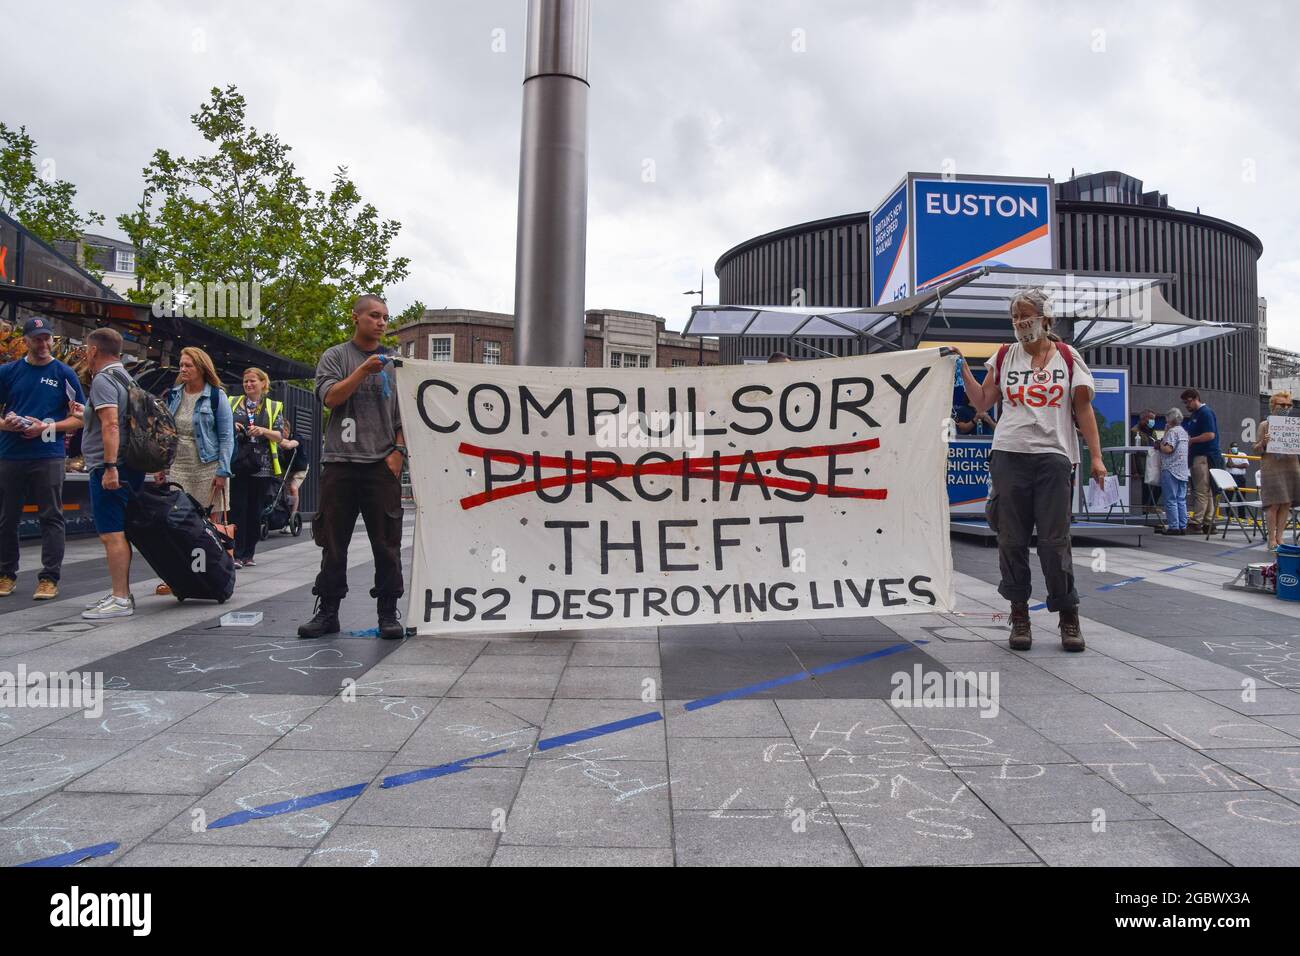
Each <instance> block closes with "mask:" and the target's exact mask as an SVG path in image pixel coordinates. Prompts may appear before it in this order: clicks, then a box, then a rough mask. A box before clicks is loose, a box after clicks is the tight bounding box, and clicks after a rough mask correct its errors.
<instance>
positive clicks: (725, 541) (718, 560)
mask: <svg viewBox="0 0 1300 956" xmlns="http://www.w3.org/2000/svg"><path fill="white" fill-rule="evenodd" d="M747 524H749V519H748V518H714V519H713V570H715V571H721V570H722V569H723V568H722V549H723V548H735V547H738V546H739V545H740V539H739V538H724V537H723V536H722V529H723V528H725V527H728V526H739V525H747ZM637 570H640V569H639V568H638V569H637Z"/></svg>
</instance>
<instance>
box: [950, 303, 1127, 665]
mask: <svg viewBox="0 0 1300 956" xmlns="http://www.w3.org/2000/svg"><path fill="white" fill-rule="evenodd" d="M1051 304H1052V298H1051V295H1050V293H1048V292H1047V291H1046V290H1043V289H1028V290H1026V291H1023V292H1020V293H1018V294H1017V295H1016V296H1015V297H1014V298H1013V299H1012V300H1011V309H1010V311H1011V324H1012V329H1013V331H1014V333H1015V337H1016V341H1015V343H1014V344H1012V345H1004V346H1002V347H1001V348H1000V349H999V350H998V352H997V355H996V356H995V357H994V358H993V359H991V360H990V361H989V362H988V369H989V374H988V375H986V376H985V377H984V381H983V382H980V381H978V380H976V378H975V376H974V374H972V372H971V370H970V367H969V365H968V364H967V363H966V362H965V361H962V362H960V365H961V370H962V384H963V386H964V387H965V389H966V396H967V398H968V400H969V401H970V404H971V406H972V407H973V408H974V409H975V411H976V412H983V411H987V410H988V409H990V408H992V407H993V404H994V403H995V402H997V401H998V400H999V399H1001V401H1002V414H1001V415H999V416H998V427H997V430H996V431H995V432H994V433H993V447H992V451H991V453H990V455H989V476H990V478H991V483H990V487H989V498H988V504H987V505H986V506H985V514H986V515H987V516H988V521H989V526H990V527H991V528H992V529H993V530H994V532H996V534H997V536H998V561H999V564H1000V565H1001V571H1002V580H1001V582H1000V583H999V584H998V593H999V594H1001V595H1002V596H1003V597H1004V598H1006V599H1007V600H1008V601H1010V602H1011V638H1010V641H1009V644H1010V647H1011V649H1012V650H1013V651H1027V650H1029V648H1030V645H1031V643H1032V633H1031V629H1030V624H1029V596H1030V590H1031V580H1030V572H1029V541H1030V538H1031V537H1032V536H1033V535H1035V534H1037V536H1038V561H1039V564H1040V565H1041V566H1042V569H1043V578H1044V579H1045V581H1046V584H1047V608H1048V610H1049V611H1057V612H1059V613H1060V622H1059V626H1060V633H1061V647H1062V648H1064V649H1065V650H1067V651H1081V650H1083V649H1084V643H1083V633H1082V631H1081V629H1080V627H1079V593H1078V591H1077V590H1076V589H1075V586H1074V568H1073V565H1072V562H1071V554H1070V518H1071V507H1070V497H1071V491H1072V488H1073V482H1072V477H1073V473H1074V467H1075V465H1077V464H1078V462H1079V441H1078V438H1077V437H1076V434H1075V425H1076V423H1077V425H1078V428H1079V430H1080V431H1082V432H1083V437H1084V439H1085V440H1086V441H1087V442H1088V450H1089V451H1090V452H1091V453H1092V469H1091V470H1092V478H1093V480H1094V481H1096V482H1097V483H1098V484H1099V485H1101V486H1102V487H1103V488H1104V487H1105V481H1106V465H1105V464H1104V463H1103V461H1102V457H1101V438H1100V436H1099V435H1098V433H1097V416H1096V413H1095V412H1094V411H1093V408H1092V396H1093V378H1092V372H1091V371H1089V369H1088V366H1087V365H1085V364H1084V361H1083V358H1082V357H1081V356H1080V355H1079V353H1078V352H1077V351H1076V350H1075V349H1074V348H1073V347H1071V346H1069V345H1067V344H1065V343H1064V342H1062V341H1061V340H1060V339H1059V338H1058V337H1057V336H1056V335H1055V334H1053V332H1052V313H1051Z"/></svg>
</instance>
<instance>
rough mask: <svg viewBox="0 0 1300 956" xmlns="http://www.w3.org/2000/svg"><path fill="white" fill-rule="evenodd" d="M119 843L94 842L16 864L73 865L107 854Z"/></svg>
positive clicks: (21, 865) (22, 865)
mask: <svg viewBox="0 0 1300 956" xmlns="http://www.w3.org/2000/svg"><path fill="white" fill-rule="evenodd" d="M121 845H122V844H120V843H96V844H95V845H94V846H83V847H82V848H81V849H80V850H69V851H68V852H67V853H59V854H57V855H55V856H47V857H45V858H44V859H40V860H32V861H31V862H30V863H19V864H18V866H19V868H21V867H24V866H75V865H76V864H78V863H80V862H81V861H82V860H89V859H91V858H92V857H96V856H108V854H110V853H112V852H113V851H114V850H116V849H117V848H118V847H119V846H121Z"/></svg>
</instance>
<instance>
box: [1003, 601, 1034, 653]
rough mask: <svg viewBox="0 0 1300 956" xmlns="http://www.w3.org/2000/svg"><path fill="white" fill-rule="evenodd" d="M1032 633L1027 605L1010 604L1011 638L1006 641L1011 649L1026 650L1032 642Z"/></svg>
mask: <svg viewBox="0 0 1300 956" xmlns="http://www.w3.org/2000/svg"><path fill="white" fill-rule="evenodd" d="M1033 642H1034V638H1033V633H1032V632H1031V631H1030V629H1029V605H1028V603H1025V604H1013V605H1011V639H1010V640H1009V641H1008V642H1007V643H1008V644H1010V645H1011V649H1012V650H1013V651H1027V650H1029V647H1030V645H1031V644H1033Z"/></svg>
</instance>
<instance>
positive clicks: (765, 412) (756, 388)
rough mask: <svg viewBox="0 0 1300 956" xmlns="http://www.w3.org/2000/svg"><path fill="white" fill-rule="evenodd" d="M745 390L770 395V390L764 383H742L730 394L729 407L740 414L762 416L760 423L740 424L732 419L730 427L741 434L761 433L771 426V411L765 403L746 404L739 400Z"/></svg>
mask: <svg viewBox="0 0 1300 956" xmlns="http://www.w3.org/2000/svg"><path fill="white" fill-rule="evenodd" d="M746 392H762V393H763V394H764V395H769V396H770V395H771V394H772V390H771V389H770V388H768V387H767V386H766V385H742V386H741V387H740V388H738V389H736V390H735V391H734V392H732V394H731V407H732V408H734V409H735V410H736V411H738V412H740V413H741V414H742V415H745V414H755V415H761V416H762V417H763V424H761V425H757V426H755V425H742V424H740V423H739V422H736V421H733V422H732V423H731V427H732V428H734V429H735V430H736V431H738V432H740V433H741V434H742V435H761V434H763V432H765V431H767V430H768V429H769V428H771V427H772V411H771V409H769V408H768V407H767V406H766V405H746V404H744V403H743V402H741V400H740V398H741V396H742V395H744V394H745V393H746Z"/></svg>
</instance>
